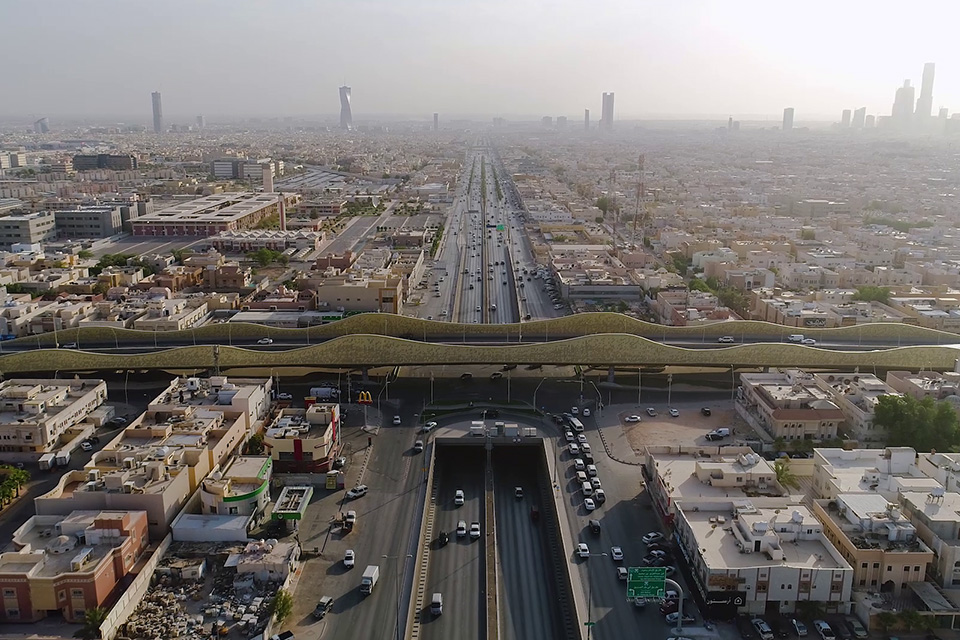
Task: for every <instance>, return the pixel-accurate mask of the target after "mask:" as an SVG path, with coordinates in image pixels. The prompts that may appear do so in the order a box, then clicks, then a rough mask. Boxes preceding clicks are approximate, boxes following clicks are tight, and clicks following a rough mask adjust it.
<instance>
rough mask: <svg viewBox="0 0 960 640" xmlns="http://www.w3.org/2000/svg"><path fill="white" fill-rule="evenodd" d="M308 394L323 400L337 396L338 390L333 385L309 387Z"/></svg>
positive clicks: (333, 398)
mask: <svg viewBox="0 0 960 640" xmlns="http://www.w3.org/2000/svg"><path fill="white" fill-rule="evenodd" d="M310 395H311V396H312V397H314V398H316V399H317V400H318V401H320V402H325V401H328V400H336V399H337V398H339V397H340V391H339V389H335V388H334V387H311V388H310Z"/></svg>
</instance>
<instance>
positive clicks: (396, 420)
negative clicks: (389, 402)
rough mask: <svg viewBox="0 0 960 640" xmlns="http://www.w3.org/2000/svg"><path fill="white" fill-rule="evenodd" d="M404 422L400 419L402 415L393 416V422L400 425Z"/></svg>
mask: <svg viewBox="0 0 960 640" xmlns="http://www.w3.org/2000/svg"><path fill="white" fill-rule="evenodd" d="M402 423H403V420H401V419H400V416H393V424H394V425H396V426H400V425H401V424H402Z"/></svg>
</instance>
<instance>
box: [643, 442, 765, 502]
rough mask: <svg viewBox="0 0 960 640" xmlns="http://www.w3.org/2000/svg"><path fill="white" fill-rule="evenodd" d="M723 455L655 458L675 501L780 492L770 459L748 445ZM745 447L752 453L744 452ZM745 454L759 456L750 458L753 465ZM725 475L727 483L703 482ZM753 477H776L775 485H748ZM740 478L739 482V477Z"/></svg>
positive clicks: (727, 449) (660, 475)
mask: <svg viewBox="0 0 960 640" xmlns="http://www.w3.org/2000/svg"><path fill="white" fill-rule="evenodd" d="M725 449H726V450H725V451H724V453H723V454H722V455H689V454H676V453H654V454H653V456H652V458H653V461H654V464H655V465H656V467H657V475H658V476H659V477H660V478H662V480H663V482H664V483H665V484H666V485H667V489H668V492H669V493H670V496H671V498H672V499H673V500H674V501H684V500H691V501H698V500H702V499H730V498H745V497H749V496H750V495H761V494H762V495H766V496H779V495H781V492H780V489H779V485H777V484H776V482H775V478H776V472H774V470H773V467H772V466H771V465H770V463H769V462H767V461H766V460H764V459H763V458H760V457H759V456H756V454H753V453H752V450H750V449H749V448H746V447H728V448H725ZM741 449H744V450H746V451H748V452H749V453H742V452H741V451H740V450H741ZM744 455H748V456H756V457H755V458H754V457H751V458H750V459H749V460H750V462H751V464H749V465H748V464H744V462H743V461H742V460H741V458H743V456H744ZM718 476H719V477H721V478H726V479H727V483H725V484H724V485H723V486H720V484H719V483H713V482H712V481H704V480H701V478H705V479H713V478H717V477H718ZM754 477H761V478H764V479H766V478H771V477H772V478H774V482H773V483H772V484H768V485H767V486H766V488H764V489H762V490H761V489H760V488H759V487H758V486H756V485H753V486H749V487H748V486H747V485H748V483H750V482H751V479H752V478H754ZM738 478H740V479H741V480H740V481H739V482H737V479H738Z"/></svg>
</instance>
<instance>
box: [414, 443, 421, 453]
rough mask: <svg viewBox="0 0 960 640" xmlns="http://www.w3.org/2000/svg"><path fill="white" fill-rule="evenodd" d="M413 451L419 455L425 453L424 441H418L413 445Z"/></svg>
mask: <svg viewBox="0 0 960 640" xmlns="http://www.w3.org/2000/svg"><path fill="white" fill-rule="evenodd" d="M413 450H414V451H415V452H417V453H420V452H421V451H423V440H417V441H416V442H414V443H413Z"/></svg>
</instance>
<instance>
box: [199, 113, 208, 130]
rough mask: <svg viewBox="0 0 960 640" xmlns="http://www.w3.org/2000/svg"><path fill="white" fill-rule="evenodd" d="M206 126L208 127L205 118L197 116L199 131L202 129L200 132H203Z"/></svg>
mask: <svg viewBox="0 0 960 640" xmlns="http://www.w3.org/2000/svg"><path fill="white" fill-rule="evenodd" d="M206 126H207V119H206V118H204V117H203V116H197V129H200V131H203V129H204V128H205V127H206Z"/></svg>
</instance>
